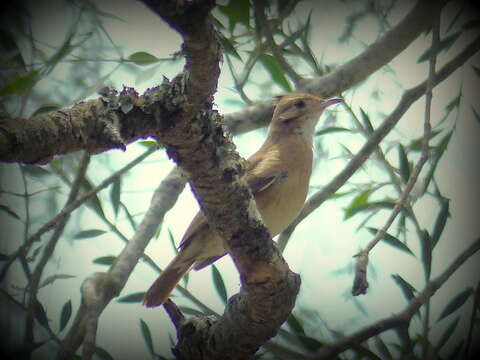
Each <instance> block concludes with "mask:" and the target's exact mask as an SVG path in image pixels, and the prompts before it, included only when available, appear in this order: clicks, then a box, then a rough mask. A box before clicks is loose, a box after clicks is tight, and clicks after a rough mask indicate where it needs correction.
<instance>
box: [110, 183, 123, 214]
mask: <svg viewBox="0 0 480 360" xmlns="http://www.w3.org/2000/svg"><path fill="white" fill-rule="evenodd" d="M121 188H122V180H121V178H120V177H118V178H116V179H115V181H114V182H113V184H112V189H111V191H110V200H111V202H112V207H113V212H114V214H115V217H117V215H118V208H119V206H120V193H121Z"/></svg>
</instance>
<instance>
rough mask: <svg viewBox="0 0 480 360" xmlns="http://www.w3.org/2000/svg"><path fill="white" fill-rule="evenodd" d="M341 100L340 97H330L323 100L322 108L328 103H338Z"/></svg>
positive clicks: (328, 104)
mask: <svg viewBox="0 0 480 360" xmlns="http://www.w3.org/2000/svg"><path fill="white" fill-rule="evenodd" d="M342 101H343V99H341V98H331V99H327V100H324V101H323V104H322V105H323V108H326V107H328V106H330V105H334V104H338V103H340V102H342Z"/></svg>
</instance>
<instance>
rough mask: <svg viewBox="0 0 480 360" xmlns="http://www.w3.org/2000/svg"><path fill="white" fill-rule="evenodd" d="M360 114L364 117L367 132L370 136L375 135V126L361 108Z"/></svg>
mask: <svg viewBox="0 0 480 360" xmlns="http://www.w3.org/2000/svg"><path fill="white" fill-rule="evenodd" d="M360 114H361V117H362V121H363V125H364V126H365V130H366V131H367V133H368V134H371V133H373V131H374V129H373V125H372V122H371V121H370V116H368V114H367V113H366V112H365V111H364V110H363V109H362V108H360Z"/></svg>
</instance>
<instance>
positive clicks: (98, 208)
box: [82, 178, 105, 219]
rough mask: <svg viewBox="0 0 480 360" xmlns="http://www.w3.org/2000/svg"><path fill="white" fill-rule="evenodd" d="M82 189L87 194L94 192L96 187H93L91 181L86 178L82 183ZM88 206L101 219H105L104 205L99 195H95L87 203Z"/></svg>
mask: <svg viewBox="0 0 480 360" xmlns="http://www.w3.org/2000/svg"><path fill="white" fill-rule="evenodd" d="M82 188H83V190H84V191H85V192H89V191H90V190H93V189H94V188H95V186H93V184H92V183H91V182H90V180H88V179H87V178H84V179H83V181H82ZM87 205H88V207H89V208H91V209H92V210H93V211H95V213H96V214H97V215H98V216H99V217H100V218H102V219H105V213H104V212H103V208H102V203H101V202H100V199H99V198H98V195H97V194H95V195H93V196H92V197H91V198H90V200H88V201H87Z"/></svg>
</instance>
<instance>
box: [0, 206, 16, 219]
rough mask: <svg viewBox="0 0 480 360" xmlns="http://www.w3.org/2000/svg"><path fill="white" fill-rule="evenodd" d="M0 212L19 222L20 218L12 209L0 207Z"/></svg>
mask: <svg viewBox="0 0 480 360" xmlns="http://www.w3.org/2000/svg"><path fill="white" fill-rule="evenodd" d="M0 211H3V212H5V213H7V214H8V215H10V216H11V217H13V218H15V219H17V220H20V216H18V215H17V214H16V213H15V211H13V210H12V209H10V208H9V207H8V206H5V205H0Z"/></svg>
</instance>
